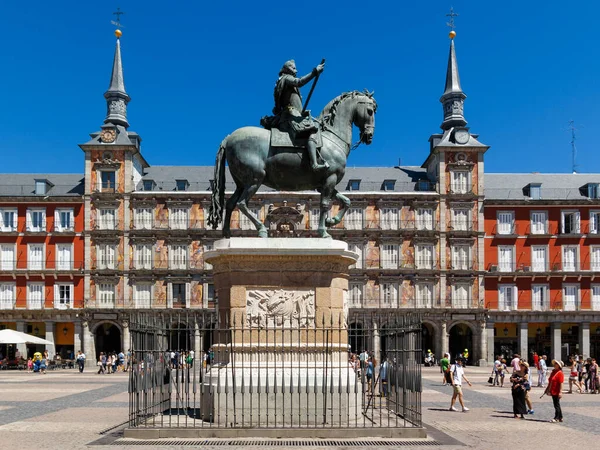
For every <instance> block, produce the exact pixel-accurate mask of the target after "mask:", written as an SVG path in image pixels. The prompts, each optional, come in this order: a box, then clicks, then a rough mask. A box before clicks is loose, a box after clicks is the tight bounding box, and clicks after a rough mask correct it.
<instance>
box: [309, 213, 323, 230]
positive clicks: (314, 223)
mask: <svg viewBox="0 0 600 450" xmlns="http://www.w3.org/2000/svg"><path fill="white" fill-rule="evenodd" d="M319 214H321V210H320V209H319V208H312V209H311V210H310V229H311V230H316V229H317V228H319Z"/></svg>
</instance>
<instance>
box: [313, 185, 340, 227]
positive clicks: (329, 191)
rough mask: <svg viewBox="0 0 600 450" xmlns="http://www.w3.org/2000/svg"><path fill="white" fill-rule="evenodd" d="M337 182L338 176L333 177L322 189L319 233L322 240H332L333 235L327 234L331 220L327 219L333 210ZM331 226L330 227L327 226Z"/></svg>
mask: <svg viewBox="0 0 600 450" xmlns="http://www.w3.org/2000/svg"><path fill="white" fill-rule="evenodd" d="M336 182H337V176H336V175H331V176H330V177H329V178H327V179H326V180H325V184H324V185H323V187H322V188H321V202H320V207H321V208H320V209H321V211H320V213H321V214H320V215H319V228H317V231H318V233H319V237H322V238H330V237H331V235H330V234H329V233H328V232H327V230H326V229H325V228H326V223H329V222H330V220H326V219H327V213H328V212H329V210H330V209H331V200H332V198H333V193H334V192H336V190H335V184H336ZM327 226H329V225H327Z"/></svg>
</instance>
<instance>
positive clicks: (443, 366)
mask: <svg viewBox="0 0 600 450" xmlns="http://www.w3.org/2000/svg"><path fill="white" fill-rule="evenodd" d="M440 370H441V371H442V386H445V385H447V384H452V380H451V379H450V353H444V357H443V358H442V359H441V360H440Z"/></svg>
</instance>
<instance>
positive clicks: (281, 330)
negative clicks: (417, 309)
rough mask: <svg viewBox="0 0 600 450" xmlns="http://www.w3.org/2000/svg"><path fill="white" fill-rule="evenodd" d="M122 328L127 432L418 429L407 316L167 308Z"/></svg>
mask: <svg viewBox="0 0 600 450" xmlns="http://www.w3.org/2000/svg"><path fill="white" fill-rule="evenodd" d="M130 330H131V342H132V354H133V357H134V364H133V367H134V368H133V371H132V372H131V375H130V383H129V396H130V397H129V399H130V400H129V408H130V411H129V425H130V427H135V428H171V427H175V428H208V429H213V430H214V429H220V428H271V429H272V428H282V429H293V428H300V429H310V428H356V427H363V428H375V427H379V428H407V427H421V366H420V362H421V356H422V348H421V320H420V317H419V316H418V315H416V314H414V313H409V312H405V313H402V312H398V313H393V312H392V313H387V314H386V315H385V316H381V315H377V314H376V313H373V314H370V313H364V314H353V315H352V322H351V324H350V325H349V326H348V325H347V321H346V320H345V319H343V318H339V319H336V318H335V316H333V315H329V316H324V315H323V316H321V317H319V316H318V315H317V316H315V315H312V316H310V315H309V314H307V315H306V316H300V315H298V314H293V315H292V316H289V315H288V316H285V315H282V316H264V315H261V314H260V312H259V311H254V312H250V311H249V312H245V313H241V314H240V315H239V316H228V315H223V314H218V313H216V312H209V311H182V312H176V311H165V312H156V313H138V314H133V315H132V316H131V319H130ZM361 354H362V356H361ZM365 355H368V356H367V357H365Z"/></svg>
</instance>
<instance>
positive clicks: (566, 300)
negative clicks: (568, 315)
mask: <svg viewBox="0 0 600 450" xmlns="http://www.w3.org/2000/svg"><path fill="white" fill-rule="evenodd" d="M578 309H579V285H578V284H563V311H576V310H578Z"/></svg>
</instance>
